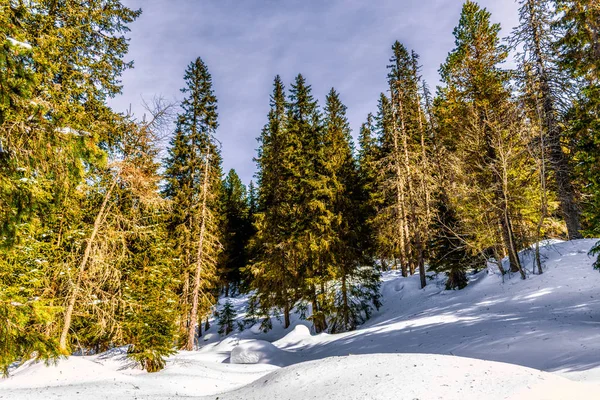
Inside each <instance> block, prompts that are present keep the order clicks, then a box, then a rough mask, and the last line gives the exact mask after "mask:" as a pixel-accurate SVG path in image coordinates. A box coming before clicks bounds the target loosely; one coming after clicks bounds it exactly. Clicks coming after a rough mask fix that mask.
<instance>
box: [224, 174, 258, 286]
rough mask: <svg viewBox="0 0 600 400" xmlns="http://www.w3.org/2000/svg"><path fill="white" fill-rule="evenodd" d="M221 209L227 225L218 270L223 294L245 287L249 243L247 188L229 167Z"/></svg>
mask: <svg viewBox="0 0 600 400" xmlns="http://www.w3.org/2000/svg"><path fill="white" fill-rule="evenodd" d="M222 193H223V201H222V203H223V208H224V213H225V219H226V224H225V228H224V240H223V253H222V261H221V267H220V269H221V271H220V273H219V275H220V277H221V280H222V284H223V286H224V290H225V296H229V295H230V293H235V292H236V291H239V290H240V288H241V287H246V286H247V282H246V281H247V279H246V277H245V276H244V274H243V271H244V270H245V268H246V265H247V264H248V254H247V248H248V242H249V240H250V235H251V230H250V221H249V218H250V215H249V214H250V212H249V207H250V206H249V204H248V198H247V197H248V196H247V194H246V187H245V186H244V184H243V183H242V181H241V180H240V178H239V176H238V175H237V173H236V172H235V170H233V169H232V170H230V171H229V173H228V174H227V176H226V177H225V180H224V181H223V191H222Z"/></svg>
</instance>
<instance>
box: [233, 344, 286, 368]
mask: <svg viewBox="0 0 600 400" xmlns="http://www.w3.org/2000/svg"><path fill="white" fill-rule="evenodd" d="M229 362H230V363H231V364H271V365H277V366H280V367H282V366H286V365H290V364H293V363H294V362H298V360H296V357H295V354H294V353H291V352H288V351H284V350H281V349H280V348H278V347H277V346H275V345H273V344H272V343H269V342H267V341H265V340H254V339H251V340H244V341H241V342H240V344H239V345H238V346H236V347H234V348H233V350H232V351H231V356H230V358H229Z"/></svg>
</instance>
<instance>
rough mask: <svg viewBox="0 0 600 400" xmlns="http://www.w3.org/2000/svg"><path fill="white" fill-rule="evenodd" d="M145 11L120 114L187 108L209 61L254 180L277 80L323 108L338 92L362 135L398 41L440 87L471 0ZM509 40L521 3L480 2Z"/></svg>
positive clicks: (232, 145)
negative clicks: (157, 105) (196, 63)
mask: <svg viewBox="0 0 600 400" xmlns="http://www.w3.org/2000/svg"><path fill="white" fill-rule="evenodd" d="M123 3H124V4H125V5H126V6H129V7H131V8H136V9H137V8H141V9H142V11H143V12H142V15H141V17H140V18H139V19H138V20H137V21H135V22H134V23H133V24H131V25H130V28H131V32H129V33H128V35H127V36H128V37H129V38H130V42H129V53H128V55H127V57H126V59H127V60H133V61H134V69H132V70H128V71H126V72H125V73H124V74H123V77H122V81H123V93H122V95H119V96H117V97H116V98H114V99H112V100H111V102H110V104H111V106H112V107H113V109H115V110H116V111H123V112H124V111H125V110H128V109H131V110H132V111H133V112H134V113H135V114H136V115H138V116H141V114H143V111H144V110H143V107H142V102H143V100H151V99H152V98H153V97H155V96H161V97H163V98H165V99H166V100H167V101H180V100H181V99H182V93H181V92H180V89H181V88H182V87H183V84H184V83H183V74H184V71H185V69H186V67H187V65H188V64H189V63H190V62H192V61H193V60H195V59H196V58H197V57H201V58H202V59H203V60H204V62H205V63H206V64H207V66H208V68H209V71H210V73H211V75H212V78H213V88H214V92H215V94H216V96H217V99H218V110H219V129H218V131H217V137H218V138H219V140H220V141H221V142H222V144H223V147H222V154H223V170H224V172H225V173H227V171H228V170H229V169H230V168H234V169H235V170H236V171H237V173H238V174H239V175H240V177H241V178H242V181H244V182H245V183H246V184H247V183H248V182H249V181H250V180H251V179H253V175H254V173H255V171H256V165H255V163H254V161H253V157H254V156H255V154H256V148H257V141H256V138H257V137H258V136H259V135H260V132H261V129H262V127H263V126H264V125H265V123H266V119H267V113H268V110H269V95H270V94H271V91H272V84H273V78H274V77H275V75H277V74H279V75H281V77H282V79H283V81H284V83H286V85H287V87H289V85H290V84H291V82H292V81H293V79H294V77H295V76H296V75H297V74H298V73H302V74H303V75H304V77H305V78H306V79H307V82H308V83H309V84H310V85H311V86H312V89H313V95H314V96H315V98H316V99H318V101H319V104H320V105H321V106H323V105H324V101H325V95H326V94H327V92H328V91H329V90H330V89H331V87H335V88H336V90H337V91H338V92H339V93H340V97H341V100H342V102H343V103H344V104H345V105H346V106H347V107H348V120H349V122H350V125H351V127H352V129H353V134H354V136H355V137H356V135H357V133H358V130H359V129H360V125H361V124H362V123H363V122H364V121H365V120H366V116H367V114H368V113H369V112H376V106H377V99H378V97H379V93H381V92H384V91H385V90H386V75H387V71H386V65H388V64H389V58H390V56H391V46H392V44H393V43H394V41H395V40H398V41H400V42H402V43H403V44H404V45H405V46H406V47H407V48H409V49H413V50H415V51H416V52H417V53H418V54H419V55H420V56H421V58H420V62H421V64H422V66H423V67H422V75H423V78H424V79H425V80H426V81H427V82H428V84H429V86H430V87H431V88H434V87H435V86H436V85H437V84H438V69H439V67H440V65H441V64H442V63H443V62H444V60H445V58H446V56H447V54H448V52H449V51H451V50H452V49H453V47H454V37H453V36H452V30H453V29H454V27H455V26H456V25H457V23H458V19H459V16H460V10H461V6H462V3H463V2H462V0H123ZM479 4H480V5H482V6H484V7H486V8H487V9H488V10H489V11H490V12H491V13H492V21H493V22H498V23H500V24H501V25H502V28H503V30H502V35H503V36H507V35H508V34H509V33H510V31H511V30H512V28H513V27H514V26H515V25H517V23H518V15H517V4H516V3H515V0H480V1H479Z"/></svg>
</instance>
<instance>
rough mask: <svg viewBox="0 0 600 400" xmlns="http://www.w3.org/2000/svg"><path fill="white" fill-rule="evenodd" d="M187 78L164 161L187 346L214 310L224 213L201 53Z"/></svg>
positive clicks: (213, 114) (212, 101) (212, 104)
mask: <svg viewBox="0 0 600 400" xmlns="http://www.w3.org/2000/svg"><path fill="white" fill-rule="evenodd" d="M184 81H185V87H184V88H183V89H182V92H183V93H184V94H186V97H185V98H184V100H183V102H182V103H181V110H182V111H181V113H180V114H179V115H178V116H177V123H176V128H175V135H174V137H173V139H172V140H171V143H170V147H169V156H168V157H167V159H166V160H165V173H164V178H165V181H166V184H165V187H164V189H163V194H164V195H165V196H166V197H167V199H169V200H170V201H171V203H172V208H171V213H170V215H169V221H168V229H169V233H170V235H172V237H173V240H174V243H175V258H176V259H177V265H176V270H177V272H176V275H177V276H178V277H179V282H180V287H179V289H178V291H177V292H178V295H179V296H180V304H179V306H180V312H181V318H180V321H179V324H180V327H181V330H182V332H181V334H182V337H183V336H186V335H187V337H188V339H187V344H186V347H187V348H188V349H189V350H191V348H190V347H192V346H191V344H190V339H189V338H190V332H191V330H194V329H195V328H196V327H195V325H196V323H197V322H198V321H200V320H201V319H202V317H203V316H205V315H207V314H208V313H209V312H210V309H211V307H212V306H213V304H214V303H215V301H216V300H215V294H218V293H215V287H216V286H217V284H218V277H217V264H218V257H219V253H220V252H221V249H222V244H221V239H222V234H223V225H224V213H223V212H222V204H221V201H222V199H223V195H222V194H221V191H222V189H223V185H222V181H221V179H222V172H221V154H220V150H219V149H218V148H217V146H216V144H215V142H216V140H215V136H214V135H215V134H216V130H217V127H218V122H217V117H218V114H217V98H216V96H215V95H214V92H213V89H212V77H211V75H210V73H209V71H208V68H207V66H206V64H204V62H203V61H202V59H201V58H197V59H196V60H195V61H193V62H191V63H190V64H189V65H188V68H187V69H186V71H185V75H184ZM193 319H196V321H192V320H193ZM186 326H187V327H186ZM185 330H187V333H185V332H184V331H185Z"/></svg>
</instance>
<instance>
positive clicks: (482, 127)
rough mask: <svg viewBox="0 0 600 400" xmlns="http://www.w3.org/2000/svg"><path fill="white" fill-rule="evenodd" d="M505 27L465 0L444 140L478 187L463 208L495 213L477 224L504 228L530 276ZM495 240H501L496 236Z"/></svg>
mask: <svg viewBox="0 0 600 400" xmlns="http://www.w3.org/2000/svg"><path fill="white" fill-rule="evenodd" d="M499 31H500V26H499V25H498V24H492V23H491V22H490V14H489V12H487V11H486V10H485V9H482V8H481V7H479V5H477V4H476V3H474V2H472V1H470V0H468V1H467V2H466V3H465V4H464V6H463V9H462V13H461V18H460V22H459V24H458V26H457V27H456V28H455V30H454V36H455V39H456V48H455V49H454V50H452V51H451V52H450V54H449V55H448V58H447V59H446V62H445V63H444V64H443V65H442V68H441V69H440V72H441V76H442V81H443V82H444V84H445V87H443V88H442V89H441V90H440V93H439V101H438V105H439V107H438V112H439V114H438V121H439V124H440V125H441V126H442V128H441V129H442V131H441V133H442V137H443V138H442V141H443V142H445V143H444V145H445V146H446V147H447V148H448V150H449V151H451V153H452V154H453V156H454V157H455V161H456V163H457V166H459V168H461V169H462V172H461V175H460V179H465V178H466V179H467V181H464V183H463V185H464V188H465V189H469V188H476V192H473V193H472V195H468V196H470V197H471V199H472V200H471V201H467V199H466V198H464V199H462V200H461V203H462V204H461V206H462V207H463V210H465V211H466V212H470V213H472V214H471V215H472V217H471V218H472V220H473V221H474V222H475V221H476V220H477V219H480V217H484V218H487V215H490V213H491V215H493V219H490V220H489V221H485V220H483V221H481V222H476V224H478V225H479V226H480V227H485V226H487V227H488V228H487V229H488V231H487V233H483V235H491V236H492V237H493V236H494V233H493V232H494V231H496V227H499V228H500V229H499V232H498V233H499V237H500V238H501V242H502V243H503V246H504V248H505V249H506V253H507V255H508V257H509V260H510V265H511V270H512V271H514V272H520V274H521V277H522V278H523V279H525V277H526V275H525V273H524V271H523V269H522V267H521V263H520V260H519V257H518V254H517V251H518V249H519V247H520V246H519V243H518V242H517V236H516V235H515V226H514V223H513V222H514V221H513V219H514V213H515V210H514V204H513V199H512V198H511V192H512V191H511V188H510V187H509V184H510V182H511V180H510V178H509V176H508V174H509V171H510V169H511V166H514V164H511V163H512V162H513V161H514V160H513V159H511V158H510V157H511V155H513V154H519V153H518V152H517V151H515V150H514V149H515V146H518V141H519V137H518V135H512V134H511V132H510V130H511V129H512V128H514V126H513V125H510V124H511V123H516V124H518V123H519V122H520V121H519V119H518V117H516V116H515V114H514V107H513V105H512V103H511V102H510V91H509V89H508V83H509V78H510V75H509V74H508V72H506V71H503V70H502V69H501V68H500V67H499V64H500V63H502V62H503V61H504V60H505V59H506V58H507V55H508V53H507V50H506V48H505V46H503V45H501V44H500V42H499V38H498V33H499ZM488 205H489V206H488ZM468 207H471V209H470V210H469V209H468ZM477 207H491V209H487V210H489V211H484V210H486V208H484V209H479V208H477ZM475 210H477V211H475ZM478 216H479V217H478ZM492 242H496V243H498V241H496V240H495V239H492Z"/></svg>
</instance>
